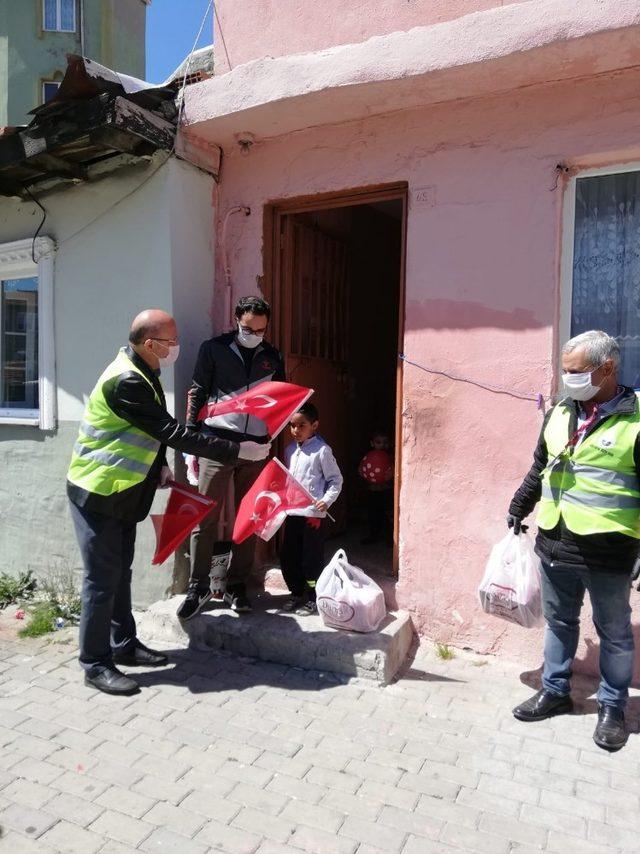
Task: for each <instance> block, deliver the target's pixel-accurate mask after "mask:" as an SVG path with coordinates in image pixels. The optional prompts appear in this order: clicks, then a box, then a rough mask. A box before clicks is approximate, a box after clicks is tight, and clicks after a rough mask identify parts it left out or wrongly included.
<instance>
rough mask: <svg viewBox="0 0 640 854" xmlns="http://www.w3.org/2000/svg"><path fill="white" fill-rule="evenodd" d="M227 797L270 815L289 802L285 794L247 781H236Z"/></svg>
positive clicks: (279, 811)
mask: <svg viewBox="0 0 640 854" xmlns="http://www.w3.org/2000/svg"><path fill="white" fill-rule="evenodd" d="M227 797H228V799H229V800H230V801H234V802H235V803H239V804H244V805H246V806H248V807H253V808H254V809H257V810H260V811H262V812H266V813H269V814H270V815H278V814H279V813H281V812H282V810H283V809H284V808H285V806H286V805H287V803H288V802H289V798H288V797H286V796H285V795H282V794H277V793H275V792H273V791H267V790H266V789H263V788H260V787H258V786H251V785H249V784H248V783H238V784H237V785H236V786H235V787H234V788H233V789H232V790H231V792H229V794H228V795H227ZM299 809H300V808H299ZM212 817H213V816H212Z"/></svg>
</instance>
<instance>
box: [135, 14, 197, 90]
mask: <svg viewBox="0 0 640 854" xmlns="http://www.w3.org/2000/svg"><path fill="white" fill-rule="evenodd" d="M208 5H209V0H152V3H151V5H150V6H149V7H148V8H147V73H146V79H147V80H148V81H149V82H150V83H162V82H163V81H164V80H166V79H167V77H168V76H169V75H170V74H171V72H172V71H173V70H174V69H176V68H177V67H178V65H180V63H181V62H182V60H183V59H184V58H185V57H186V56H187V54H188V53H189V52H190V50H191V48H192V47H193V40H194V39H195V37H196V34H197V32H198V30H199V29H200V24H201V23H202V18H203V16H204V13H205V11H206V9H207V6H208ZM212 41H213V23H212V20H211V12H209V15H208V18H207V21H206V23H205V25H204V28H203V30H202V35H201V37H200V41H199V42H198V47H202V46H203V45H206V44H211V42H212Z"/></svg>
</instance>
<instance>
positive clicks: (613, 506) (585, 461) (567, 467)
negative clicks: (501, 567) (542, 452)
mask: <svg viewBox="0 0 640 854" xmlns="http://www.w3.org/2000/svg"><path fill="white" fill-rule="evenodd" d="M571 413H572V408H571V406H570V405H569V404H567V403H566V402H561V403H559V404H557V406H555V407H554V408H553V410H552V412H551V415H550V417H549V420H548V422H547V425H546V427H545V430H544V440H545V443H546V446H547V451H548V458H549V463H548V465H547V467H546V468H545V469H543V471H542V497H541V500H540V504H539V507H538V518H537V522H538V527H539V528H543V529H545V530H551V529H552V528H555V526H556V525H557V524H558V522H559V521H560V518H562V520H563V521H564V523H565V525H566V526H567V528H568V529H569V530H570V531H572V532H573V533H574V534H578V535H587V534H605V533H620V534H625V535H626V536H628V537H635V538H636V539H640V480H639V479H638V474H637V472H636V465H635V460H634V449H635V444H636V439H637V437H638V432H639V431H640V409H639V406H638V396H637V395H636V408H635V411H634V412H633V413H621V414H619V415H612V416H610V417H609V418H607V419H606V421H605V422H604V423H603V424H601V425H600V426H598V427H596V429H595V430H593V431H592V432H590V433H588V435H587V436H586V437H585V438H584V439H583V440H582V441H581V442H580V444H579V445H577V446H576V447H574V448H566V445H567V442H568V441H569V424H570V419H571Z"/></svg>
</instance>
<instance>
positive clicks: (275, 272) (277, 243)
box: [262, 181, 409, 577]
mask: <svg viewBox="0 0 640 854" xmlns="http://www.w3.org/2000/svg"><path fill="white" fill-rule="evenodd" d="M408 192H409V185H408V183H407V182H406V181H401V182H397V183H393V184H379V185H375V186H369V187H357V188H353V189H350V190H343V191H340V192H333V193H319V194H317V195H307V196H298V197H295V198H289V199H278V200H275V201H271V202H268V203H267V204H266V205H265V206H264V222H263V226H264V233H263V253H264V278H263V280H262V291H263V293H264V295H265V298H266V299H267V300H268V301H269V302H270V303H271V307H272V316H273V318H274V320H275V323H274V324H273V327H272V329H273V335H272V338H273V342H274V344H275V345H276V346H277V347H279V348H280V349H282V350H283V351H284V350H285V348H284V342H285V341H287V340H288V336H290V328H289V321H288V316H289V313H288V312H283V311H281V305H282V297H281V292H280V291H281V289H280V283H281V282H282V280H283V276H282V273H283V268H282V264H283V258H282V252H283V249H284V248H285V244H286V240H285V229H286V226H287V222H289V220H288V217H289V216H291V215H292V214H297V213H309V212H310V211H319V210H328V209H331V208H342V207H354V206H356V205H366V204H371V203H375V202H385V201H394V200H395V201H400V202H401V203H402V221H401V236H400V241H401V243H400V247H401V248H400V270H399V283H398V301H399V306H398V341H397V353H398V356H397V364H396V418H395V433H396V435H395V440H396V441H395V477H394V495H393V574H394V576H396V577H397V576H398V571H399V537H400V489H401V486H402V484H401V480H402V438H403V430H402V426H403V425H402V404H403V399H404V398H403V386H402V383H403V362H402V359H400V357H399V354H400V353H402V352H403V350H404V330H405V311H406V282H405V279H406V254H407V215H408ZM288 260H289V262H290V261H291V259H290V258H289V259H288Z"/></svg>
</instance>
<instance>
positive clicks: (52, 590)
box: [40, 567, 81, 620]
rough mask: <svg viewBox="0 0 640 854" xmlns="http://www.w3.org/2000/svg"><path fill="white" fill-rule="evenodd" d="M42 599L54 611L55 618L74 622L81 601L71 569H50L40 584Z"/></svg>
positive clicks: (78, 612) (78, 613)
mask: <svg viewBox="0 0 640 854" xmlns="http://www.w3.org/2000/svg"><path fill="white" fill-rule="evenodd" d="M40 590H41V591H42V594H43V599H45V600H46V601H47V602H49V603H50V604H51V605H52V606H53V607H54V608H55V609H56V616H57V617H63V618H64V619H65V620H75V619H76V618H77V617H78V616H79V615H80V606H81V599H80V593H79V592H78V588H77V586H76V580H75V576H74V573H73V570H72V569H69V568H68V567H66V568H64V569H61V568H59V569H50V570H49V571H48V573H47V575H46V576H45V578H44V579H43V580H42V581H41V582H40Z"/></svg>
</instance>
